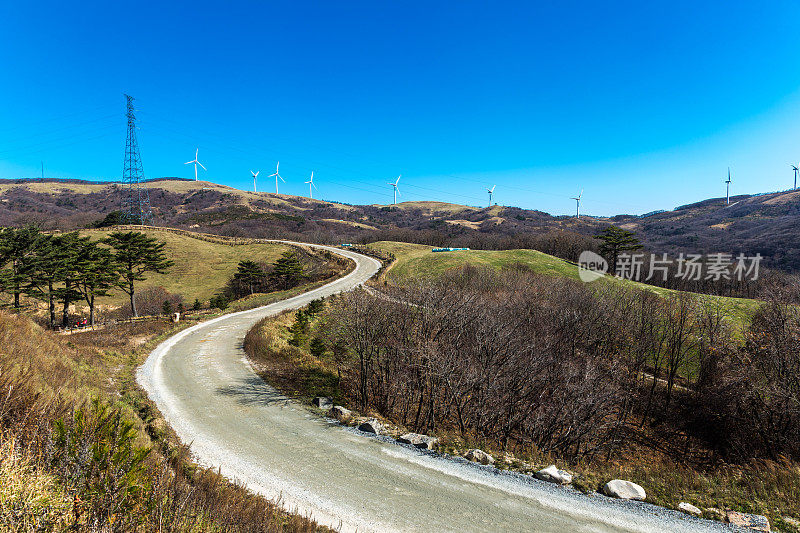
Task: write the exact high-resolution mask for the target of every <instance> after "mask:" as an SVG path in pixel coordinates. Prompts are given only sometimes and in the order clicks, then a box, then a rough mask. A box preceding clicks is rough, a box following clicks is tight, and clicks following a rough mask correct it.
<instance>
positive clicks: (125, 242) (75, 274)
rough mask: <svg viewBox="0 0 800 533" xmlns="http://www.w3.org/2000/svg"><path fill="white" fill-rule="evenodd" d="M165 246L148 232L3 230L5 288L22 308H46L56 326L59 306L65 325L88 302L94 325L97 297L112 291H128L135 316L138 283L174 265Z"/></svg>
mask: <svg viewBox="0 0 800 533" xmlns="http://www.w3.org/2000/svg"><path fill="white" fill-rule="evenodd" d="M165 245H166V244H165V243H164V242H160V241H158V240H157V239H155V238H152V237H148V236H147V235H145V234H144V233H141V232H135V231H129V232H114V233H111V234H110V235H109V236H108V237H107V238H105V239H101V240H93V239H91V238H90V237H87V236H81V235H80V234H79V233H78V232H72V233H65V234H50V233H42V232H41V231H39V230H38V229H37V228H36V227H33V226H29V227H24V228H3V229H2V230H0V290H2V291H3V292H5V293H7V294H9V295H10V296H11V298H12V306H13V307H14V308H15V309H19V308H20V306H21V302H20V298H21V297H22V296H27V297H30V298H34V299H37V300H40V301H43V302H45V303H46V304H47V307H48V316H49V324H50V327H51V328H55V327H56V325H57V323H58V321H57V313H56V308H57V306H58V305H60V307H61V322H60V323H61V326H62V327H67V326H68V325H69V307H70V305H72V304H74V303H78V302H83V303H85V304H86V305H87V307H88V308H89V323H90V324H92V325H94V323H95V308H96V301H97V298H99V297H103V296H108V295H109V294H110V293H109V291H111V290H112V289H117V290H120V291H122V292H124V293H125V294H126V295H127V296H128V298H129V300H130V306H131V311H132V314H133V316H138V313H137V310H136V298H135V294H136V286H137V282H139V281H142V280H144V279H145V276H146V274H147V273H164V272H166V271H167V270H168V269H169V268H170V267H171V266H172V265H173V262H172V261H171V260H169V259H168V258H167V256H166V254H165V253H164V246H165Z"/></svg>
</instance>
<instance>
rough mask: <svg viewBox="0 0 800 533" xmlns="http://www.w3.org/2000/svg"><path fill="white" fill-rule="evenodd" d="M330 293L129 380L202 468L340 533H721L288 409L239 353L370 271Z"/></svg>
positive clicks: (162, 350) (229, 320)
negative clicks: (273, 324) (271, 327)
mask: <svg viewBox="0 0 800 533" xmlns="http://www.w3.org/2000/svg"><path fill="white" fill-rule="evenodd" d="M319 248H325V249H327V250H330V251H331V252H334V253H337V254H340V255H343V256H346V257H349V258H351V259H353V260H354V261H355V262H356V269H355V270H354V271H353V272H351V273H350V274H348V275H347V276H345V277H343V278H340V279H338V280H336V281H334V282H332V283H329V284H328V285H325V286H323V287H320V288H318V289H315V290H313V291H310V292H308V293H305V294H302V295H299V296H295V297H293V298H290V299H288V300H284V301H281V302H278V303H275V304H272V305H268V306H265V307H261V308H258V309H253V310H250V311H243V312H239V313H233V314H230V315H225V316H222V317H219V318H215V319H213V320H209V321H208V322H204V323H201V324H198V325H196V326H193V327H191V328H188V329H186V330H184V331H182V332H180V333H178V334H176V335H175V336H173V337H171V338H169V339H168V340H166V341H164V342H163V343H162V344H160V345H159V346H158V347H157V348H156V349H155V350H154V351H153V352H152V353H151V354H150V356H149V358H148V359H147V361H146V362H145V364H144V365H143V366H142V367H141V368H140V369H139V370H138V372H137V380H138V381H139V383H140V384H141V385H142V386H143V387H144V388H145V389H146V390H147V393H148V395H149V396H150V398H152V399H153V400H154V401H155V402H156V404H157V405H158V408H159V409H160V410H161V412H162V414H163V415H164V417H165V418H166V419H167V421H168V422H169V423H170V425H171V426H172V427H173V428H174V429H175V431H176V432H177V434H178V436H179V437H180V438H181V440H182V441H183V442H187V443H191V447H192V451H193V453H194V454H195V456H196V458H197V460H198V462H200V463H201V464H204V465H207V466H213V467H219V468H220V469H221V471H222V473H223V474H224V475H226V476H227V477H229V478H231V479H236V480H238V481H240V482H242V483H244V484H246V485H247V486H248V487H249V488H250V489H252V490H254V491H256V492H259V493H261V494H264V495H265V496H267V497H270V498H280V499H281V501H282V502H283V504H284V505H285V506H286V507H287V508H290V509H293V510H297V511H299V512H301V513H304V514H310V515H312V516H313V518H315V519H316V520H317V521H319V522H320V523H323V524H326V525H329V526H332V527H339V528H341V529H342V530H344V531H355V530H358V531H492V532H498V531H542V532H549V531H553V532H556V531H559V532H561V531H596V532H607V531H639V532H657V531H658V532H661V531H719V530H721V529H724V527H725V526H722V525H720V524H718V523H713V522H709V521H703V520H698V519H694V518H689V517H687V516H686V515H683V514H681V513H677V512H674V511H669V510H665V509H662V508H658V507H655V506H651V505H647V504H640V503H633V502H622V501H618V500H612V499H610V498H605V497H603V496H592V497H587V496H584V495H581V494H578V493H576V492H574V491H571V490H567V489H561V488H559V487H554V486H552V485H551V484H548V483H544V482H539V481H536V480H532V479H530V478H529V477H527V476H521V475H515V474H507V473H505V474H504V473H499V472H497V471H495V470H494V469H492V468H489V467H483V466H479V465H475V464H472V463H468V462H466V461H464V460H460V459H456V460H453V459H447V458H444V457H440V456H437V455H435V454H432V453H429V452H422V451H418V450H416V449H414V448H411V447H406V446H403V445H399V444H395V443H393V442H391V441H390V440H389V439H385V438H375V437H367V436H366V435H364V434H361V433H359V432H358V431H357V430H353V429H347V428H343V427H341V426H339V425H337V424H334V423H331V422H329V421H326V420H324V419H321V418H319V417H318V416H316V415H313V414H311V413H310V412H309V411H308V410H306V409H305V408H304V407H302V406H300V405H299V404H296V403H294V402H291V401H289V400H287V399H286V398H285V397H284V396H282V395H281V394H280V393H278V392H277V391H276V390H275V389H273V388H271V387H270V386H269V385H267V384H265V383H264V382H263V381H262V380H261V379H260V378H259V377H258V376H257V375H256V374H255V372H254V371H253V369H252V368H251V367H250V365H249V363H248V361H247V358H246V356H245V353H244V350H243V349H242V341H243V339H244V336H245V334H246V333H247V331H248V330H249V329H250V328H251V327H252V326H253V324H254V323H255V322H256V321H258V320H260V319H261V318H263V317H266V316H270V315H274V314H277V313H280V312H282V311H284V310H287V309H295V308H299V307H302V306H304V305H306V304H307V303H308V302H309V301H311V300H312V299H314V298H319V297H322V296H329V295H332V294H334V293H337V292H342V291H347V290H350V289H352V288H354V287H356V286H358V285H360V284H362V283H363V282H365V281H366V280H368V279H369V278H370V277H372V276H373V275H374V274H375V273H376V272H377V270H378V268H379V266H380V265H379V263H378V261H376V260H375V259H372V258H370V257H365V256H363V255H359V254H356V253H354V252H351V251H347V250H339V249H335V248H330V247H319Z"/></svg>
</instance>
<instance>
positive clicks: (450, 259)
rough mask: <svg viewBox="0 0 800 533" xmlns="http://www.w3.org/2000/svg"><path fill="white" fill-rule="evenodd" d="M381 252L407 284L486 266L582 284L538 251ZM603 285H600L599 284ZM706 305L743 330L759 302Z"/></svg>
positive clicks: (392, 274) (403, 247)
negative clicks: (521, 269) (518, 267)
mask: <svg viewBox="0 0 800 533" xmlns="http://www.w3.org/2000/svg"><path fill="white" fill-rule="evenodd" d="M370 247H371V248H375V249H377V250H379V251H381V252H388V253H391V254H393V255H394V256H395V262H394V263H393V264H392V265H391V266H390V267H389V269H388V270H387V271H386V277H387V278H388V279H390V280H396V281H404V280H409V279H420V278H434V277H436V276H438V275H441V274H442V273H444V272H445V271H447V270H449V269H452V268H459V267H462V266H466V265H472V266H484V267H490V268H494V269H500V268H503V267H508V266H512V265H515V264H519V265H523V266H525V267H526V268H528V269H530V270H531V271H532V272H536V273H538V274H545V275H550V276H558V277H565V278H569V279H574V280H579V279H580V278H579V276H578V267H577V265H575V264H574V263H570V262H569V261H565V260H563V259H560V258H558V257H553V256H552V255H548V254H545V253H542V252H539V251H537V250H469V251H454V252H432V251H431V250H432V247H430V246H424V245H420V244H409V243H404V242H387V241H380V242H375V243H372V244H370ZM604 282H606V283H619V284H623V285H626V286H630V287H636V288H640V289H645V290H649V291H653V292H655V293H657V294H659V295H661V296H665V297H666V296H671V295H675V294H678V292H679V291H674V290H671V289H665V288H663V287H655V286H653V285H647V284H644V283H637V282H633V281H628V280H620V279H617V278H615V277H612V276H607V277H606V278H604ZM595 283H600V281H598V282H595ZM697 297H698V298H704V299H706V301H709V302H713V303H716V304H719V305H720V309H721V310H722V311H723V312H724V314H725V315H726V316H727V317H728V318H729V319H730V320H731V321H732V323H733V324H735V325H736V326H737V328H738V329H739V330H743V328H744V326H745V325H746V324H747V323H749V320H750V317H752V316H753V313H754V312H755V311H756V310H757V309H758V307H759V305H760V304H759V302H758V301H757V300H750V299H746V298H730V297H725V296H713V295H705V294H703V295H700V294H698V295H697Z"/></svg>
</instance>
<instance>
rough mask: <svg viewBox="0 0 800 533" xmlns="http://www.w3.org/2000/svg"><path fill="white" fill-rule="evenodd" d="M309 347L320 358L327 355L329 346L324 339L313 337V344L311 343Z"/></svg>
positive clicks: (312, 353)
mask: <svg viewBox="0 0 800 533" xmlns="http://www.w3.org/2000/svg"><path fill="white" fill-rule="evenodd" d="M308 349H309V351H310V352H311V355H313V356H314V357H316V358H317V359H319V358H320V357H322V356H323V355H325V351H326V350H327V349H328V347H327V346H325V341H324V340H322V339H321V338H319V337H314V338H313V339H311V344H310V345H309V347H308Z"/></svg>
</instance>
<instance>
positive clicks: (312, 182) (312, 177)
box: [305, 170, 317, 200]
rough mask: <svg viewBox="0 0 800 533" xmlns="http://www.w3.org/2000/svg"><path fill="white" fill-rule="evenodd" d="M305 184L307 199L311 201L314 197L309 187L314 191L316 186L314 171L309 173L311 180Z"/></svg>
mask: <svg viewBox="0 0 800 533" xmlns="http://www.w3.org/2000/svg"><path fill="white" fill-rule="evenodd" d="M305 183H308V197H309V198H311V199H312V200H313V199H314V196H313V195H312V194H311V187H314V188H315V189H316V188H317V186H316V185H314V171H313V170H312V171H311V179H310V180H308V181H306V182H305Z"/></svg>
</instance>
